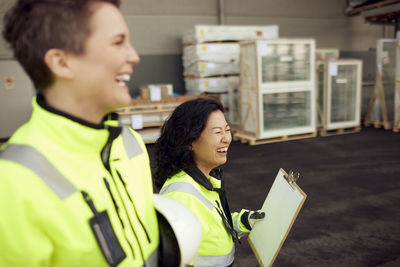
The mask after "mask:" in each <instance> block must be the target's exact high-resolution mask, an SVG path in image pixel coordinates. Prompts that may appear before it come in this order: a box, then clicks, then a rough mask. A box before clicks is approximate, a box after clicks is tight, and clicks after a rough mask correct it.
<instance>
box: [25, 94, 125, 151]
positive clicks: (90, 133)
mask: <svg viewBox="0 0 400 267" xmlns="http://www.w3.org/2000/svg"><path fill="white" fill-rule="evenodd" d="M32 105H33V112H32V117H31V121H33V122H34V125H35V127H37V128H38V129H39V131H40V132H41V133H42V134H43V136H42V137H43V138H44V139H42V140H43V142H44V145H45V144H47V145H49V144H50V143H57V144H58V145H59V146H61V147H64V148H65V149H67V150H69V151H71V150H76V151H80V152H82V151H85V152H90V151H91V152H96V153H100V151H101V149H102V148H103V146H104V145H105V144H106V143H107V141H108V139H109V135H110V132H114V131H113V130H115V131H116V132H118V133H119V132H120V127H113V126H110V123H108V122H109V121H116V120H117V119H118V117H117V116H116V115H115V114H108V115H107V116H105V118H104V119H103V121H102V122H101V123H99V124H94V123H91V122H87V121H85V120H82V119H80V118H77V117H75V116H72V115H71V114H68V113H65V112H63V111H60V110H58V109H56V108H53V107H51V106H49V105H48V104H47V103H46V100H45V98H44V96H43V95H41V94H38V95H37V96H36V97H34V99H33V101H32ZM112 125H115V123H113V124H112Z"/></svg>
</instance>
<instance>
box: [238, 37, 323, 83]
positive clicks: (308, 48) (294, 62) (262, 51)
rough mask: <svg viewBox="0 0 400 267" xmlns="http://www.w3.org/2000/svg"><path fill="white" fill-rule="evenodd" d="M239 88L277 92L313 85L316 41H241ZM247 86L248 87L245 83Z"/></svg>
mask: <svg viewBox="0 0 400 267" xmlns="http://www.w3.org/2000/svg"><path fill="white" fill-rule="evenodd" d="M240 66H241V71H240V74H241V77H243V79H242V80H243V81H242V82H241V87H243V88H253V90H258V89H256V88H259V89H277V88H288V87H297V88H298V87H299V86H304V87H310V86H313V85H314V84H315V81H314V79H315V78H314V76H315V40H314V39H274V40H257V41H251V42H243V43H241V47H240ZM246 83H247V84H246Z"/></svg>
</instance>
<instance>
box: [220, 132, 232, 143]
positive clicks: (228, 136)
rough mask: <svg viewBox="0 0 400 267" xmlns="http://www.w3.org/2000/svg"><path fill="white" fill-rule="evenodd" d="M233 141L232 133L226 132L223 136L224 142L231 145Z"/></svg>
mask: <svg viewBox="0 0 400 267" xmlns="http://www.w3.org/2000/svg"><path fill="white" fill-rule="evenodd" d="M231 141H232V134H231V132H230V131H225V132H224V134H223V135H222V142H223V143H227V144H230V143H231Z"/></svg>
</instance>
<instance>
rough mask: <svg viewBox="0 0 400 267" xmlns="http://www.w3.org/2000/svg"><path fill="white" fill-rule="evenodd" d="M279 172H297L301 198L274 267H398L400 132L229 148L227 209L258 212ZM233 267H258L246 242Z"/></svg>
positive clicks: (365, 132)
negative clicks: (296, 213)
mask: <svg viewBox="0 0 400 267" xmlns="http://www.w3.org/2000/svg"><path fill="white" fill-rule="evenodd" d="M147 147H148V150H149V153H150V157H152V156H151V155H152V149H153V145H148V146H147ZM279 168H283V169H284V170H286V171H288V170H298V171H299V172H300V174H301V175H300V179H299V181H298V184H299V186H300V187H301V188H302V189H303V191H304V192H305V193H306V194H307V199H306V201H305V203H304V206H303V208H302V210H301V211H300V213H299V215H298V217H297V219H296V221H295V223H294V225H293V227H292V229H291V231H290V233H289V235H288V237H287V239H286V241H285V243H284V244H283V246H282V248H281V250H280V252H279V254H278V256H277V258H276V260H275V262H274V266H287V267H289V266H290V267H291V266H315V267H317V266H318V267H321V266H352V267H357V266H360V267H361V266H362V267H364V266H385V267H391V266H393V267H394V266H400V205H399V204H400V133H394V132H392V131H386V130H383V129H375V128H363V129H362V130H361V132H359V133H353V134H346V135H336V136H328V137H317V138H308V139H303V140H296V141H287V142H280V143H272V144H264V145H257V146H249V145H248V144H242V143H240V142H232V145H231V148H230V150H229V156H228V162H227V163H226V164H225V166H223V169H224V173H225V182H226V186H227V194H228V199H229V203H230V207H231V210H232V211H235V210H236V211H237V210H239V209H240V208H248V209H259V208H260V207H261V206H262V204H263V202H264V199H265V197H266V195H267V194H268V191H269V188H270V187H271V185H272V182H273V180H274V179H275V176H276V174H277V172H278V170H279ZM267 216H268V214H267ZM235 266H236V267H250V266H258V263H257V260H256V259H255V256H254V255H253V253H252V251H251V249H250V247H249V245H248V243H247V240H243V241H242V244H236V257H235Z"/></svg>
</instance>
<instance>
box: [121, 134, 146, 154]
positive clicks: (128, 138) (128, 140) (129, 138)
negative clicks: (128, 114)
mask: <svg viewBox="0 0 400 267" xmlns="http://www.w3.org/2000/svg"><path fill="white" fill-rule="evenodd" d="M121 135H122V140H123V142H124V146H125V150H126V153H127V155H128V158H133V157H134V156H136V155H139V154H141V153H143V150H142V148H141V147H140V144H139V142H138V140H136V137H135V136H134V135H133V133H132V132H131V130H129V128H128V127H122V133H121Z"/></svg>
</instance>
